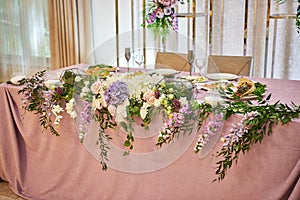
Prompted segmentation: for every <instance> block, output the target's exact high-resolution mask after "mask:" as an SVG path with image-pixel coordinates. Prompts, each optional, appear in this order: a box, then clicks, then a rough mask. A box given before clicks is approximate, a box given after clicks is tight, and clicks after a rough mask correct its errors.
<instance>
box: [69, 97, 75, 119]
mask: <svg viewBox="0 0 300 200" xmlns="http://www.w3.org/2000/svg"><path fill="white" fill-rule="evenodd" d="M75 105H76V102H75V99H71V100H70V101H69V102H68V103H66V111H67V113H68V114H69V115H70V116H71V118H72V119H75V118H76V117H77V113H76V111H75V110H74V108H75Z"/></svg>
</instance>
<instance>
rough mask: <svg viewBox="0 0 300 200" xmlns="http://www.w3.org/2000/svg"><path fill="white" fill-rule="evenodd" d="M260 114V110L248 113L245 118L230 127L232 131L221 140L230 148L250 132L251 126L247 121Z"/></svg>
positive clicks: (224, 145)
mask: <svg viewBox="0 0 300 200" xmlns="http://www.w3.org/2000/svg"><path fill="white" fill-rule="evenodd" d="M258 115H259V113H258V112H250V113H246V114H245V115H244V117H243V119H242V120H241V121H240V122H239V123H238V124H237V125H236V126H233V127H232V128H231V129H230V133H229V134H227V135H225V136H223V137H222V139H221V140H222V141H223V142H224V144H223V147H225V148H229V147H230V146H231V145H232V144H233V143H235V142H238V141H239V140H240V138H242V137H243V135H244V134H245V133H247V132H248V130H249V128H251V127H250V126H249V125H248V124H247V122H248V121H251V120H253V119H254V118H255V117H256V116H258Z"/></svg>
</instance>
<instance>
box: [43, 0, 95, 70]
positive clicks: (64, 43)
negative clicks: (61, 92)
mask: <svg viewBox="0 0 300 200" xmlns="http://www.w3.org/2000/svg"><path fill="white" fill-rule="evenodd" d="M48 6H49V25H50V49H51V69H58V68H62V67H66V66H69V65H74V64H77V63H87V62H89V59H88V57H89V54H90V52H92V50H93V45H92V44H93V42H92V41H93V37H92V26H91V24H92V18H91V7H90V1H89V0H64V1H62V0H48Z"/></svg>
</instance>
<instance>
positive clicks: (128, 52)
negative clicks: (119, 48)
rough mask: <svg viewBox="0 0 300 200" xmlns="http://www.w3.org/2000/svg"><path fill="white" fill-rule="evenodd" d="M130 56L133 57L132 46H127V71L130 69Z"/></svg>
mask: <svg viewBox="0 0 300 200" xmlns="http://www.w3.org/2000/svg"><path fill="white" fill-rule="evenodd" d="M130 57H131V53H130V48H129V47H127V48H125V58H126V60H127V71H129V60H130Z"/></svg>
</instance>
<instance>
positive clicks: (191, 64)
mask: <svg viewBox="0 0 300 200" xmlns="http://www.w3.org/2000/svg"><path fill="white" fill-rule="evenodd" d="M188 62H189V64H190V67H191V68H190V75H192V72H193V62H194V52H193V50H189V51H188Z"/></svg>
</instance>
